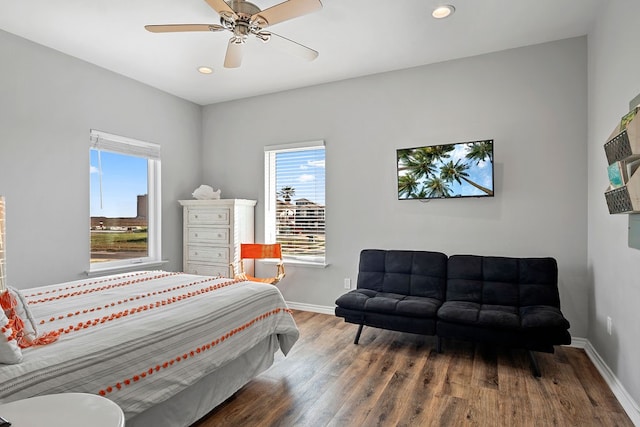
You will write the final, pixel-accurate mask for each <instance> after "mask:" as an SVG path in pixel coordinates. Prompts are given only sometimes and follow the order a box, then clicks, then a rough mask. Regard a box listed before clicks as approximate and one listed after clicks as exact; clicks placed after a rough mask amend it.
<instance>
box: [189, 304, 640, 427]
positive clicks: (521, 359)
mask: <svg viewBox="0 0 640 427" xmlns="http://www.w3.org/2000/svg"><path fill="white" fill-rule="evenodd" d="M294 318H295V320H296V323H297V324H298V327H299V329H300V339H299V340H298V342H297V343H296V344H295V345H294V347H293V349H292V351H291V352H290V353H289V355H288V356H286V357H284V356H283V355H282V354H278V355H276V361H275V363H274V365H273V366H272V367H271V368H270V369H269V370H267V371H266V372H264V373H263V374H262V375H260V376H258V377H257V378H255V379H254V380H253V381H251V382H249V383H248V384H247V385H245V386H244V387H243V388H242V389H241V390H239V391H238V392H237V393H236V394H234V395H233V396H232V397H230V398H229V399H228V400H227V401H226V402H224V403H223V404H221V405H220V406H218V407H217V408H215V409H214V410H213V411H212V412H211V413H210V414H209V415H207V416H206V417H204V418H203V419H202V420H200V421H199V422H198V423H196V424H195V425H194V427H195V426H198V427H217V426H260V427H262V426H282V427H291V426H295V427H299V426H301V427H307V426H308V427H319V426H335V427H344V426H349V427H352V426H353V427H358V426H366V427H369V426H385V427H386V426H399V427H414V426H416V427H418V426H419V427H423V426H458V425H464V426H492V427H493V426H536V427H537V426H576V425H579V426H582V425H585V426H591V425H597V426H622V427H627V426H628V427H632V426H633V424H632V423H631V420H630V419H629V418H628V416H627V415H626V413H625V412H624V410H623V409H622V407H621V406H620V404H619V402H618V401H617V400H616V399H615V396H614V395H613V393H612V392H611V390H610V389H609V388H608V386H607V384H606V382H605V381H604V380H603V379H602V377H601V376H600V374H599V372H598V370H597V369H596V368H595V367H594V365H593V364H592V363H591V361H590V360H589V358H588V356H587V355H586V353H585V352H584V350H582V349H577V348H569V347H557V348H556V352H555V353H554V354H546V353H544V354H538V353H536V357H537V359H538V363H539V365H540V369H541V371H542V377H541V378H536V377H534V376H533V375H532V374H531V368H530V365H529V360H528V358H527V354H526V352H524V351H522V350H516V349H514V350H512V349H505V348H500V347H491V346H486V345H474V344H473V343H468V342H456V341H448V340H447V341H445V342H444V345H443V352H442V353H438V352H436V351H435V339H434V338H433V337H427V336H420V335H414V334H405V333H399V332H393V331H385V330H381V329H376V328H368V327H365V328H364V331H363V333H362V336H361V339H360V344H358V345H355V344H353V339H354V337H355V334H356V330H357V326H356V325H352V324H347V323H344V322H343V321H342V319H338V318H336V317H335V316H330V315H325V314H318V313H310V312H302V311H294Z"/></svg>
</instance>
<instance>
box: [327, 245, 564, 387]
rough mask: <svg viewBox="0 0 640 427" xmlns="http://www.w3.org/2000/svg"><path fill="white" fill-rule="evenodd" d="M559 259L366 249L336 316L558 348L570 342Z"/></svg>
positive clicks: (539, 348) (536, 348) (417, 331)
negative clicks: (354, 283) (352, 287)
mask: <svg viewBox="0 0 640 427" xmlns="http://www.w3.org/2000/svg"><path fill="white" fill-rule="evenodd" d="M557 282H558V267H557V264H556V261H555V259H553V258H508V257H488V256H477V255H453V256H451V257H447V255H445V254H443V253H440V252H428V251H400V250H379V249H365V250H363V251H362V252H361V253H360V265H359V271H358V281H357V289H355V290H352V291H350V292H348V293H346V294H344V295H342V296H340V297H339V298H338V299H337V300H336V305H337V307H336V309H335V314H336V316H339V317H343V318H344V319H345V321H346V322H350V323H355V324H358V325H359V327H358V331H357V333H356V338H355V343H356V344H357V343H358V340H359V338H360V334H361V333H362V328H363V327H364V326H365V325H366V326H373V327H377V328H383V329H390V330H394V331H401V332H411V333H415V334H423V335H435V336H436V337H437V350H438V351H439V352H440V351H441V338H450V339H461V340H468V341H474V342H487V343H494V344H497V345H504V346H509V347H517V348H523V349H526V350H528V354H529V356H530V360H531V366H532V370H533V373H534V375H536V376H540V370H539V368H538V365H537V363H536V359H535V357H534V355H533V353H532V351H542V352H549V353H552V352H553V351H554V348H553V347H554V346H555V345H561V344H570V343H571V336H570V334H569V331H568V329H569V322H568V321H567V320H566V319H565V318H564V316H563V315H562V312H561V311H560V297H559V294H558V285H557Z"/></svg>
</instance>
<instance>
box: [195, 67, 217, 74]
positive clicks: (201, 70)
mask: <svg viewBox="0 0 640 427" xmlns="http://www.w3.org/2000/svg"><path fill="white" fill-rule="evenodd" d="M198 72H199V73H200V74H211V73H213V68H211V67H207V66H204V65H203V66H201V67H198Z"/></svg>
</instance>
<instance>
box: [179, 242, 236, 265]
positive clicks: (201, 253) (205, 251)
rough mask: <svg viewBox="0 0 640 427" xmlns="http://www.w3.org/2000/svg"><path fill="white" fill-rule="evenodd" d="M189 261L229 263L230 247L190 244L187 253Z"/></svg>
mask: <svg viewBox="0 0 640 427" xmlns="http://www.w3.org/2000/svg"><path fill="white" fill-rule="evenodd" d="M187 260H189V261H205V262H207V263H209V262H215V263H226V264H228V263H229V248H215V247H207V246H189V249H188V253H187Z"/></svg>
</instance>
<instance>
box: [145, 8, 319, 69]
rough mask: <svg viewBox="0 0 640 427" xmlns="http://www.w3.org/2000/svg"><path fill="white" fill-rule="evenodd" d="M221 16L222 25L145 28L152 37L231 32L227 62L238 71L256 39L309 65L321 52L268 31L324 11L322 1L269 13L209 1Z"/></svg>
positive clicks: (226, 56)
mask: <svg viewBox="0 0 640 427" xmlns="http://www.w3.org/2000/svg"><path fill="white" fill-rule="evenodd" d="M205 1H206V2H207V4H208V5H209V6H211V8H212V9H213V10H215V11H216V12H218V14H219V15H220V25H218V24H168V25H145V27H144V28H146V29H147V31H150V32H152V33H172V32H185V31H213V32H217V31H230V32H231V33H233V36H231V38H230V39H229V44H228V45H227V53H226V55H225V58H224V66H225V68H237V67H239V66H240V64H241V63H242V55H243V51H244V44H245V43H246V41H247V39H248V38H249V36H251V35H253V36H255V37H257V38H258V39H260V40H262V41H263V42H265V43H266V42H270V43H273V44H276V45H278V47H280V48H282V49H284V50H286V51H288V52H290V53H293V54H294V55H298V56H300V57H302V58H304V59H307V60H309V61H312V60H314V59H315V58H316V57H317V56H318V52H316V51H315V50H313V49H311V48H308V47H306V46H303V45H301V44H300V43H296V42H294V41H293V40H289V39H287V38H285V37H282V36H279V35H277V34H275V33H272V32H271V31H265V28H267V27H270V26H272V25H275V24H277V23H279V22H282V21H287V20H289V19H293V18H297V17H298V16H302V15H306V14H307V13H311V12H315V11H316V10H319V9H321V8H322V3H321V2H320V0H288V1H285V2H283V3H279V4H276V5H275V6H272V7H269V8H267V9H265V10H260V8H259V7H258V6H256V5H255V4H253V3H249V2H248V1H245V0H228V1H226V2H225V1H224V0H205Z"/></svg>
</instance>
